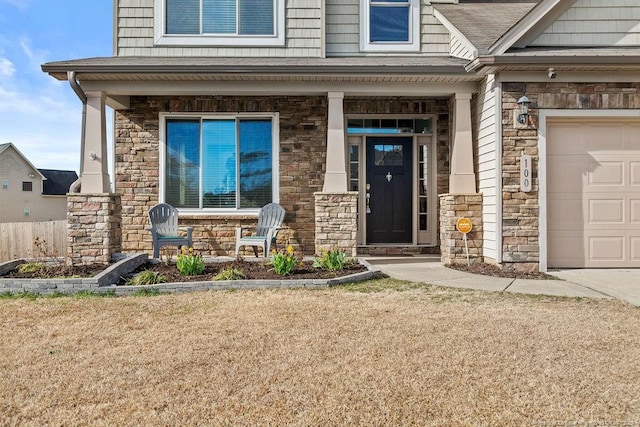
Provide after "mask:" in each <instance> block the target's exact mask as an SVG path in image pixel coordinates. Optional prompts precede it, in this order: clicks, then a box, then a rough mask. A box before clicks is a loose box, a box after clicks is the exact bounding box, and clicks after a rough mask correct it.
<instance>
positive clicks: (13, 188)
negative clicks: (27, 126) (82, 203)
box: [0, 143, 78, 223]
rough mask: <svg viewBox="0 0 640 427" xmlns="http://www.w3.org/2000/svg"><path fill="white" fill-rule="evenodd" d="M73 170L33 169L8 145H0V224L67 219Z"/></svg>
mask: <svg viewBox="0 0 640 427" xmlns="http://www.w3.org/2000/svg"><path fill="white" fill-rule="evenodd" d="M77 179H78V175H77V174H76V172H75V171H65V170H57V169H37V168H36V167H35V166H34V165H33V164H32V163H31V162H30V161H29V159H27V158H26V157H25V156H24V155H23V154H22V153H21V152H20V150H18V148H17V147H16V146H15V145H13V144H12V143H6V144H0V222H5V223H6V222H34V221H55V220H62V219H66V218H67V196H66V195H67V193H68V192H69V187H70V186H71V184H72V183H73V182H74V181H76V180H77Z"/></svg>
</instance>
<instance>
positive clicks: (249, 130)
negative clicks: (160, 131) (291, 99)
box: [164, 117, 277, 210]
mask: <svg viewBox="0 0 640 427" xmlns="http://www.w3.org/2000/svg"><path fill="white" fill-rule="evenodd" d="M164 135H165V140H166V143H165V147H166V149H165V156H164V196H165V197H164V200H165V201H166V202H167V203H169V204H171V205H173V206H175V207H178V208H183V209H205V210H206V209H210V210H216V209H223V210H236V209H252V208H256V209H257V208H261V207H262V206H264V205H266V204H267V203H270V202H272V201H275V200H274V199H275V189H274V179H275V178H274V177H277V170H275V169H276V168H275V167H274V165H277V159H275V158H274V153H275V152H276V151H277V150H275V149H274V141H275V135H274V118H273V117H225V118H222V117H177V118H173V117H167V118H166V120H165V132H164Z"/></svg>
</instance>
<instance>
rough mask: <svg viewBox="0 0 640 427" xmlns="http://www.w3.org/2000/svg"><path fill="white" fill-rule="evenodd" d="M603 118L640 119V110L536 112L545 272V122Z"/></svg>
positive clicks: (544, 267)
mask: <svg viewBox="0 0 640 427" xmlns="http://www.w3.org/2000/svg"><path fill="white" fill-rule="evenodd" d="M572 117H573V118H576V119H579V120H581V119H585V118H596V117H597V118H603V119H615V118H620V119H630V118H640V110H577V109H569V110H558V109H540V110H539V111H538V169H537V170H538V186H539V187H538V206H539V212H538V241H539V245H540V254H539V261H538V263H539V269H540V271H547V266H548V263H547V257H548V240H547V226H548V223H547V120H549V119H554V118H572Z"/></svg>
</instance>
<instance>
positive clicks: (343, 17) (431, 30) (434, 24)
mask: <svg viewBox="0 0 640 427" xmlns="http://www.w3.org/2000/svg"><path fill="white" fill-rule="evenodd" d="M326 15H327V18H326V39H327V56H347V55H348V56H353V55H360V54H363V53H362V52H360V0H327V5H326ZM420 28H421V32H420V42H421V43H420V44H421V46H420V52H421V53H425V54H443V55H448V54H449V32H448V31H447V29H446V28H445V27H444V26H443V25H442V24H440V22H438V20H437V19H436V18H435V16H433V7H431V6H430V5H428V2H427V1H426V0H422V5H421V8H420Z"/></svg>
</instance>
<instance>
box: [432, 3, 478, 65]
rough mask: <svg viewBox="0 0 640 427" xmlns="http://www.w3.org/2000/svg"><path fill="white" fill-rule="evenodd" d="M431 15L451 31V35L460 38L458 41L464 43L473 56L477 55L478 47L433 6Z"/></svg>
mask: <svg viewBox="0 0 640 427" xmlns="http://www.w3.org/2000/svg"><path fill="white" fill-rule="evenodd" d="M433 16H435V17H436V19H437V20H438V21H440V23H441V24H442V25H444V27H445V28H446V29H447V30H448V31H449V33H451V35H452V36H454V37H455V38H457V39H458V40H460V43H462V44H463V45H465V47H467V48H468V49H469V51H471V53H472V55H473V57H474V58H477V57H478V48H476V47H475V46H474V45H473V43H471V41H469V39H468V38H467V37H466V36H465V35H464V34H462V33H461V32H460V30H458V28H456V26H455V25H453V24H452V23H451V21H449V20H448V19H447V18H446V17H445V16H444V15H443V14H442V13H440V12H439V11H438V9H436V8H435V7H434V8H433Z"/></svg>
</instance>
